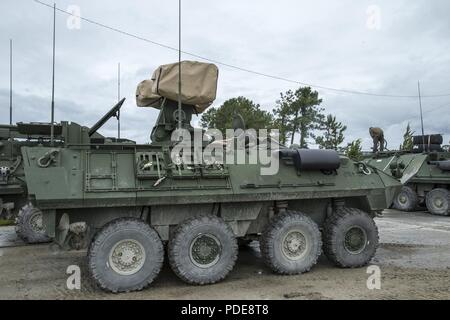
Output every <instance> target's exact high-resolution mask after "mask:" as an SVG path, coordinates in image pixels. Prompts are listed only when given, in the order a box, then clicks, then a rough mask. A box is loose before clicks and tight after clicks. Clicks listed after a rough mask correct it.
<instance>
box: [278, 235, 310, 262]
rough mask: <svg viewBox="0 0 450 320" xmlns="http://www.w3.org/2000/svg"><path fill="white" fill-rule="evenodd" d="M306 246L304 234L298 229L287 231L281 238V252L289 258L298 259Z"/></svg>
mask: <svg viewBox="0 0 450 320" xmlns="http://www.w3.org/2000/svg"><path fill="white" fill-rule="evenodd" d="M307 247H308V244H307V240H306V238H305V236H304V235H303V234H302V233H301V232H300V231H291V232H289V233H288V234H287V235H286V236H285V237H284V240H283V247H282V248H283V253H284V255H285V256H286V257H287V258H288V259H290V260H298V259H300V258H301V257H302V256H303V255H304V254H305V252H306V250H307Z"/></svg>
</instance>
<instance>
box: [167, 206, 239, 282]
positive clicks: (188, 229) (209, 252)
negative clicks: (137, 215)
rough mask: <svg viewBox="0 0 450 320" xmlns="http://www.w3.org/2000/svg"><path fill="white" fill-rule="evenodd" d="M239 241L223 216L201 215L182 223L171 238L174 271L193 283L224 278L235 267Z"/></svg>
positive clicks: (169, 247) (170, 245) (170, 256)
mask: <svg viewBox="0 0 450 320" xmlns="http://www.w3.org/2000/svg"><path fill="white" fill-rule="evenodd" d="M237 255H238V244H237V240H236V237H235V235H234V233H233V230H232V229H231V228H230V226H229V225H228V224H226V223H225V222H224V221H223V220H222V219H221V218H219V217H216V216H209V215H208V216H201V217H193V218H190V219H188V220H186V221H184V222H183V223H181V224H179V225H178V226H177V228H176V229H175V230H174V232H173V234H172V236H171V237H170V240H169V246H168V256H169V262H170V266H171V268H172V270H173V271H174V272H175V274H176V275H177V276H178V277H179V278H180V279H182V280H183V281H185V282H187V283H190V284H199V285H203V284H210V283H215V282H218V281H221V280H223V279H225V277H226V276H227V275H228V274H229V273H230V271H231V270H233V267H234V265H235V263H236V259H237Z"/></svg>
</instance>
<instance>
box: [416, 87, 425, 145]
mask: <svg viewBox="0 0 450 320" xmlns="http://www.w3.org/2000/svg"><path fill="white" fill-rule="evenodd" d="M417 89H418V91H419V106H420V122H421V126H422V144H423V147H424V148H425V133H424V129H423V113H422V96H421V94H420V81H417Z"/></svg>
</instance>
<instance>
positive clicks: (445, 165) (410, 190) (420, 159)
mask: <svg viewBox="0 0 450 320" xmlns="http://www.w3.org/2000/svg"><path fill="white" fill-rule="evenodd" d="M424 141H425V142H426V143H424ZM442 142H443V139H442V136H441V135H426V136H415V137H414V138H413V144H414V148H413V149H412V151H409V152H407V151H390V152H379V153H376V154H374V155H372V156H370V157H368V158H367V159H366V160H365V163H367V164H368V165H370V166H372V167H376V168H377V169H379V170H381V171H382V172H386V173H388V174H390V175H392V176H393V177H395V178H397V179H399V181H400V182H401V183H402V184H403V188H402V191H401V192H400V193H399V194H398V195H397V196H396V197H395V198H394V202H393V207H394V208H396V209H398V210H402V211H413V210H415V209H416V208H417V207H418V206H419V205H425V206H426V208H427V209H428V211H429V212H430V213H431V214H435V215H444V216H447V215H450V210H449V209H450V208H449V202H450V193H449V190H450V152H448V151H444V150H443V149H442V147H441V144H442Z"/></svg>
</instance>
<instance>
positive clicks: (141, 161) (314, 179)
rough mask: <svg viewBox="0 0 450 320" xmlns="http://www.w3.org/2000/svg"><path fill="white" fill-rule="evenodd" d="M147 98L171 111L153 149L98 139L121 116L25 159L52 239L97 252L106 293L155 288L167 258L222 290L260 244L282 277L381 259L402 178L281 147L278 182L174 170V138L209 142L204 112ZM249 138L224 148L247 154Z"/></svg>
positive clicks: (222, 170)
mask: <svg viewBox="0 0 450 320" xmlns="http://www.w3.org/2000/svg"><path fill="white" fill-rule="evenodd" d="M163 67H164V66H163ZM202 67H206V69H208V70H209V71H208V72H210V71H211V69H210V68H212V69H214V68H216V67H215V66H214V65H207V66H202ZM188 68H189V65H187V66H183V70H187V69H188ZM190 71H192V70H190ZM194 71H195V70H194ZM212 71H214V70H212ZM164 72H165V71H164V70H160V74H164ZM189 74H191V75H192V74H195V72H189ZM210 74H211V73H210ZM212 74H214V72H212ZM176 78H177V77H175V79H176ZM199 78H201V79H204V78H205V77H199ZM192 81H195V79H191V82H190V83H193V82H192ZM161 86H162V84H161ZM192 87H193V88H203V87H202V86H195V83H194V85H193V86H192ZM160 88H161V87H160ZM169 91H170V90H169ZM164 94H165V95H167V96H170V94H168V93H164ZM152 95H156V93H155V92H152ZM191 96H193V97H196V96H195V95H191ZM214 97H215V92H214ZM144 98H149V99H148V100H147V102H148V103H149V104H152V105H153V106H155V104H154V103H155V101H157V102H156V107H157V108H158V109H160V114H159V117H158V120H157V123H156V125H155V127H154V129H153V131H152V143H151V144H144V145H140V144H136V143H134V142H132V141H128V140H126V141H125V140H124V141H110V140H109V139H107V138H104V137H103V136H101V135H100V134H98V133H97V130H98V129H99V128H100V127H101V125H102V124H103V123H104V122H106V121H107V120H108V118H109V117H110V116H112V115H113V114H115V112H117V110H118V108H120V106H119V105H117V106H115V107H114V108H113V109H112V110H111V112H109V113H108V114H107V115H106V116H105V117H104V118H103V119H102V120H101V121H99V123H97V124H96V125H94V126H93V127H92V128H86V127H82V126H80V125H78V124H76V123H73V122H72V123H68V122H62V123H61V124H59V126H60V128H61V141H60V142H61V146H58V147H41V146H34V147H23V148H22V154H23V157H24V170H25V176H26V181H27V187H28V193H29V195H30V198H31V199H32V203H33V205H34V206H35V207H38V208H40V210H42V212H43V223H44V226H45V230H46V234H47V235H48V236H49V237H51V238H52V239H54V241H55V242H57V243H59V244H60V245H61V246H62V247H65V248H76V249H79V248H83V247H88V257H87V258H88V267H89V270H90V273H91V276H92V279H93V280H94V281H95V283H96V284H97V285H98V286H99V287H100V288H102V289H104V290H107V291H111V292H127V291H135V290H141V289H143V288H145V287H146V286H148V285H149V284H150V283H152V281H154V279H155V278H156V277H157V275H158V273H159V271H160V270H161V266H162V263H163V260H164V256H165V254H164V250H167V256H168V260H169V264H170V266H171V268H172V270H173V271H174V273H175V274H176V275H177V276H178V277H179V278H180V279H182V280H183V281H185V282H187V283H191V284H198V285H202V284H212V283H215V282H218V281H221V280H223V279H225V278H226V277H227V275H228V274H229V273H230V272H231V271H232V269H233V267H234V265H235V262H236V259H237V256H238V240H240V241H241V242H245V241H248V240H260V246H261V254H262V258H263V260H264V262H265V264H266V265H267V266H268V267H269V268H270V269H271V270H273V272H275V273H279V274H300V273H303V272H307V271H309V270H310V269H311V268H312V267H313V266H314V265H315V264H316V262H317V259H318V257H319V255H320V254H321V252H322V250H323V251H324V252H325V254H326V255H327V256H328V258H329V259H330V260H331V261H332V262H334V263H335V264H336V265H337V266H339V267H360V266H363V265H365V264H367V263H368V262H369V261H370V260H371V259H372V257H373V256H374V254H375V251H376V248H377V244H378V231H377V228H376V225H375V223H374V222H373V217H374V216H375V214H377V213H378V212H380V211H382V210H383V209H385V208H386V207H387V206H388V205H389V204H390V203H391V202H392V199H393V198H394V196H395V195H396V193H397V192H398V191H399V190H400V188H401V185H400V183H399V182H397V181H396V180H395V179H393V178H392V177H391V176H389V175H387V174H385V173H382V172H376V170H371V169H370V168H369V167H367V166H366V165H364V164H363V163H356V162H353V161H351V160H350V159H348V158H346V157H342V156H339V155H338V154H337V153H336V152H335V151H333V150H300V149H287V148H285V147H282V146H280V145H278V144H276V143H275V142H273V141H270V142H268V143H269V146H270V148H269V153H268V154H269V155H270V156H271V157H273V159H277V160H279V170H278V171H277V173H276V174H273V175H261V169H262V168H263V167H264V165H262V164H260V163H257V164H221V163H217V162H213V163H211V162H209V163H202V164H195V165H191V164H185V163H184V162H183V161H178V160H177V159H176V158H175V159H173V157H172V156H173V152H172V151H174V148H176V147H177V143H174V142H172V141H171V140H170V137H171V135H172V133H173V132H174V130H175V129H176V128H177V127H178V126H179V124H180V122H181V125H182V128H184V129H186V130H188V131H189V132H190V133H195V132H197V133H202V131H201V130H199V129H194V128H192V126H191V125H190V122H191V118H192V115H193V114H194V113H198V112H202V110H199V108H198V106H196V105H190V104H187V103H185V101H184V100H183V104H182V110H181V113H180V110H179V108H178V104H177V102H176V101H174V100H171V99H169V98H167V97H160V98H159V100H158V97H157V96H156V99H155V100H152V99H154V98H155V97H154V96H152V97H141V96H139V94H138V103H139V104H143V101H145V99H144ZM150 98H152V99H150ZM122 102H123V101H122ZM211 102H212V101H211ZM191 103H192V102H191ZM193 103H194V104H195V103H196V102H193ZM203 110H204V109H203ZM237 122H239V121H237ZM239 126H241V127H242V126H243V124H242V123H241V124H240V125H239ZM235 129H237V128H235ZM241 138H242V136H241V135H236V136H235V137H233V138H232V139H229V140H223V141H215V142H216V143H219V144H226V145H227V148H228V147H229V146H230V145H231V147H230V148H238V147H237V146H238V145H239V144H238V143H237V141H238V140H239V139H241ZM259 142H260V143H263V142H262V141H259ZM266 143H267V141H266ZM208 145H209V142H207V143H204V145H202V146H201V150H205V148H207V147H208ZM249 148H250V147H249V145H248V144H246V145H245V146H244V147H243V149H242V150H243V151H244V152H247V151H249ZM227 150H228V149H227ZM233 150H234V149H233ZM266 152H267V151H266Z"/></svg>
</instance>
